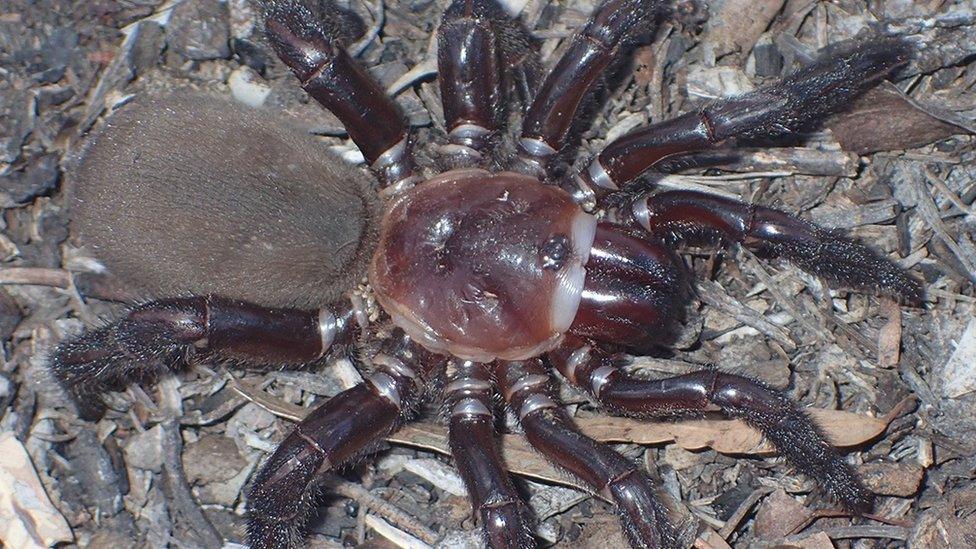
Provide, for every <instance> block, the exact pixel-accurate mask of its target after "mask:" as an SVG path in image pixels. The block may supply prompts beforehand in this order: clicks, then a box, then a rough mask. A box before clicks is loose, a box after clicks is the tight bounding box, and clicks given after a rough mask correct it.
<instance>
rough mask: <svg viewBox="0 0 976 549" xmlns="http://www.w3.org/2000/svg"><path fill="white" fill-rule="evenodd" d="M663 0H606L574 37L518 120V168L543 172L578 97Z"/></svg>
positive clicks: (556, 149)
mask: <svg viewBox="0 0 976 549" xmlns="http://www.w3.org/2000/svg"><path fill="white" fill-rule="evenodd" d="M664 4H665V3H664V2H661V1H659V0H607V1H606V2H604V3H603V4H601V5H600V7H598V8H597V9H596V11H595V12H594V13H593V15H592V16H591V17H590V20H589V21H588V22H587V23H586V25H585V26H584V27H583V29H582V30H580V32H579V33H578V34H577V35H576V36H575V37H574V38H573V41H572V43H571V44H570V47H569V49H568V50H566V53H565V54H564V55H563V57H562V58H561V59H560V60H559V61H558V62H557V63H556V66H555V67H553V69H552V71H551V72H550V73H549V75H548V76H547V77H546V79H545V80H544V81H543V83H542V85H541V86H540V88H539V91H538V93H537V94H536V96H535V99H534V100H533V102H532V105H531V106H530V107H529V110H528V112H527V113H526V115H525V120H524V121H523V124H522V137H521V139H520V140H519V157H520V160H521V162H522V167H521V169H522V170H523V171H526V172H528V173H531V174H532V175H535V176H538V177H543V178H544V177H545V175H546V169H547V167H548V164H549V160H550V159H551V158H552V157H553V156H555V154H556V153H557V152H559V150H560V149H561V148H562V147H563V146H564V145H565V144H566V139H567V136H568V134H569V130H570V128H571V126H572V124H573V121H574V120H575V119H576V117H577V115H578V114H579V110H580V107H581V105H582V104H583V99H584V98H585V97H586V96H587V95H588V94H589V93H590V92H591V91H592V90H593V89H594V86H595V85H596V84H597V83H599V82H600V80H601V79H602V78H603V76H604V73H605V72H606V70H607V68H608V67H610V65H611V63H612V62H613V61H614V60H615V59H616V57H617V56H618V54H619V52H620V50H621V49H623V48H625V47H626V46H627V45H629V44H630V43H631V42H632V41H633V40H634V39H635V38H636V36H637V35H638V34H639V33H641V32H643V31H645V30H647V29H648V27H649V26H650V24H651V23H653V21H654V19H655V17H656V15H657V14H656V12H657V11H658V10H659V9H662V8H663V6H664Z"/></svg>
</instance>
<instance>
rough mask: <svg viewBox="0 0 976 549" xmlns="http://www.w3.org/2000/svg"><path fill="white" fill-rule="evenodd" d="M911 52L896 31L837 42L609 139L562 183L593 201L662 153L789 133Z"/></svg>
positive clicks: (872, 82) (833, 109)
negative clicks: (719, 96) (760, 80)
mask: <svg viewBox="0 0 976 549" xmlns="http://www.w3.org/2000/svg"><path fill="white" fill-rule="evenodd" d="M911 54H912V46H911V44H910V43H909V42H908V41H907V40H905V39H903V38H896V37H889V38H879V39H875V40H871V41H866V42H865V41H863V40H859V41H857V42H853V41H851V42H844V43H841V44H837V45H836V46H833V47H830V48H827V49H826V50H825V51H824V52H823V54H822V55H821V56H820V57H819V58H818V59H817V60H816V61H814V62H813V63H810V64H809V65H807V66H805V67H803V68H801V69H800V70H798V71H797V72H795V73H793V74H791V75H790V76H788V77H786V78H784V79H783V80H781V81H779V82H777V83H775V84H772V85H770V86H766V87H764V88H760V89H758V90H756V91H754V92H751V93H747V94H745V95H742V96H739V97H733V98H730V99H726V100H723V101H716V102H714V103H710V104H706V105H705V106H703V107H701V108H700V109H698V110H696V111H693V112H689V113H686V114H684V115H681V116H679V117H677V118H674V119H672V120H666V121H664V122H660V123H657V124H654V125H651V126H649V127H647V128H643V129H640V130H637V131H634V132H632V133H630V134H628V135H625V136H623V137H621V138H619V139H617V140H616V141H613V142H612V143H610V144H609V145H607V146H606V148H604V149H603V151H601V152H600V154H598V155H597V156H596V158H594V159H593V160H592V161H591V162H590V163H589V164H588V165H587V166H586V167H585V168H584V169H583V170H581V171H580V173H579V174H577V175H576V177H575V179H574V180H572V181H566V182H565V183H564V187H566V188H567V189H568V190H570V192H571V193H572V194H573V195H574V196H576V197H577V201H579V202H581V203H584V204H590V205H592V204H593V202H594V201H596V200H600V199H603V198H605V197H606V196H607V195H609V194H610V193H612V192H613V191H616V190H617V189H619V188H621V187H623V186H624V184H626V183H628V182H630V181H632V180H634V179H636V178H637V177H639V176H640V175H641V174H642V173H644V171H646V170H647V169H649V168H651V167H652V166H654V165H655V164H657V163H658V162H660V161H661V160H663V159H665V158H668V157H671V156H674V155H678V154H683V153H688V152H693V151H699V150H702V149H708V148H711V147H714V146H718V145H725V144H728V143H729V142H730V141H733V140H735V139H740V138H744V139H754V138H771V137H777V136H782V135H786V134H790V133H793V132H795V131H797V130H799V129H801V128H803V127H804V126H805V125H807V124H809V123H811V122H813V121H816V120H820V119H822V118H823V117H825V116H827V115H828V114H831V113H833V112H836V111H839V110H842V109H843V108H844V107H845V106H847V105H848V104H849V103H850V102H851V100H852V99H854V97H856V96H857V95H859V94H860V93H862V92H863V91H865V90H867V89H868V88H870V87H872V86H874V85H875V84H876V83H877V82H878V81H880V80H882V79H883V78H884V77H885V76H886V75H888V74H889V73H890V72H891V71H892V70H894V69H896V68H898V67H900V66H902V65H904V64H905V63H906V62H907V61H908V59H909V58H910V57H911Z"/></svg>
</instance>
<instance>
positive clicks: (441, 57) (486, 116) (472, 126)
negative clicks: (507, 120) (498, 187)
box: [437, 0, 503, 167]
mask: <svg viewBox="0 0 976 549" xmlns="http://www.w3.org/2000/svg"><path fill="white" fill-rule="evenodd" d="M502 15H503V14H502V13H501V8H499V7H498V5H497V4H495V3H494V1H493V0H455V1H454V2H453V3H451V5H450V6H449V7H448V8H447V11H445V12H444V17H443V19H442V20H441V26H440V29H439V30H438V33H437V70H438V75H439V77H438V81H439V83H440V88H441V102H442V104H443V106H444V123H445V126H446V128H447V132H448V134H447V136H448V140H449V141H450V144H449V145H447V146H445V147H443V148H442V151H443V152H444V154H445V155H446V156H447V159H446V160H447V161H448V163H449V164H450V165H451V166H452V167H460V166H472V165H474V166H476V165H480V164H481V163H482V159H483V158H484V157H485V156H486V155H488V154H489V153H490V148H491V146H492V144H493V141H494V139H495V138H496V137H497V132H498V130H499V129H500V127H501V123H502V121H501V114H502V105H501V101H502V89H501V79H502V75H501V67H500V66H499V65H500V58H499V51H498V50H499V44H498V40H497V36H496V34H495V30H494V25H493V21H494V20H495V19H497V18H498V17H500V16H502Z"/></svg>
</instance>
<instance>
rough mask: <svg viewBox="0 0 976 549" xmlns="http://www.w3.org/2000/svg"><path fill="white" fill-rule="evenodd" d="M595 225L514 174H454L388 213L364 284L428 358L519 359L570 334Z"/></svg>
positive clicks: (558, 195)
mask: <svg viewBox="0 0 976 549" xmlns="http://www.w3.org/2000/svg"><path fill="white" fill-rule="evenodd" d="M595 230H596V218H594V217H593V216H591V215H589V214H586V213H584V212H583V211H582V210H580V209H579V207H577V206H576V204H575V203H574V202H573V201H572V200H571V199H570V197H569V196H568V195H567V194H566V193H564V192H563V191H561V190H559V189H558V188H555V187H551V186H546V185H543V184H541V183H540V182H539V181H537V180H536V179H534V178H532V177H528V176H525V175H520V174H515V173H508V172H506V173H500V174H490V173H488V172H485V171H483V170H454V171H451V172H447V173H445V174H443V175H441V176H439V177H437V178H435V179H432V180H430V181H427V182H425V183H424V184H423V185H420V186H418V187H416V188H415V189H413V190H411V191H410V192H408V193H406V194H405V195H403V196H402V197H400V198H398V199H397V200H396V202H394V203H393V204H391V205H390V207H389V208H388V211H387V213H386V215H385V216H384V218H383V222H382V224H381V233H380V243H379V246H378V247H377V250H376V253H375V255H374V258H373V262H372V264H371V267H370V283H371V285H372V287H373V289H374V291H375V292H376V295H377V299H378V300H379V302H380V304H382V305H383V308H384V309H385V310H386V311H387V312H388V313H389V314H390V316H391V317H392V318H393V320H394V322H396V324H397V325H399V326H400V327H401V328H403V329H404V330H406V331H407V332H408V333H410V335H411V336H412V337H413V338H414V339H415V340H417V341H418V342H420V343H421V344H423V345H424V346H425V347H427V348H428V349H431V350H433V351H437V352H442V353H449V354H452V355H454V356H457V357H460V358H465V359H469V360H477V361H489V360H492V359H495V358H502V359H506V360H518V359H523V358H528V357H531V356H536V355H538V354H540V353H542V352H544V351H547V350H549V349H551V348H552V347H553V346H555V345H556V344H557V343H558V342H559V339H560V338H561V336H562V334H563V333H564V332H565V331H566V330H567V329H568V328H569V326H570V325H571V324H572V321H573V319H574V318H575V316H576V311H577V309H578V307H579V302H580V296H581V293H582V289H583V282H584V278H585V275H586V270H585V269H584V268H583V265H585V264H586V261H587V258H588V255H589V251H590V246H591V244H592V242H593V238H594V233H595Z"/></svg>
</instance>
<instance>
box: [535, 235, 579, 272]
mask: <svg viewBox="0 0 976 549" xmlns="http://www.w3.org/2000/svg"><path fill="white" fill-rule="evenodd" d="M570 254H572V246H570V243H569V237H567V236H566V235H564V234H554V235H552V236H550V237H549V239H548V240H546V242H545V243H544V244H543V245H542V246H541V247H540V248H539V261H540V262H541V263H542V268H543V269H546V270H548V271H558V270H560V269H562V268H563V265H565V264H566V261H567V260H569V257H570Z"/></svg>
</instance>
